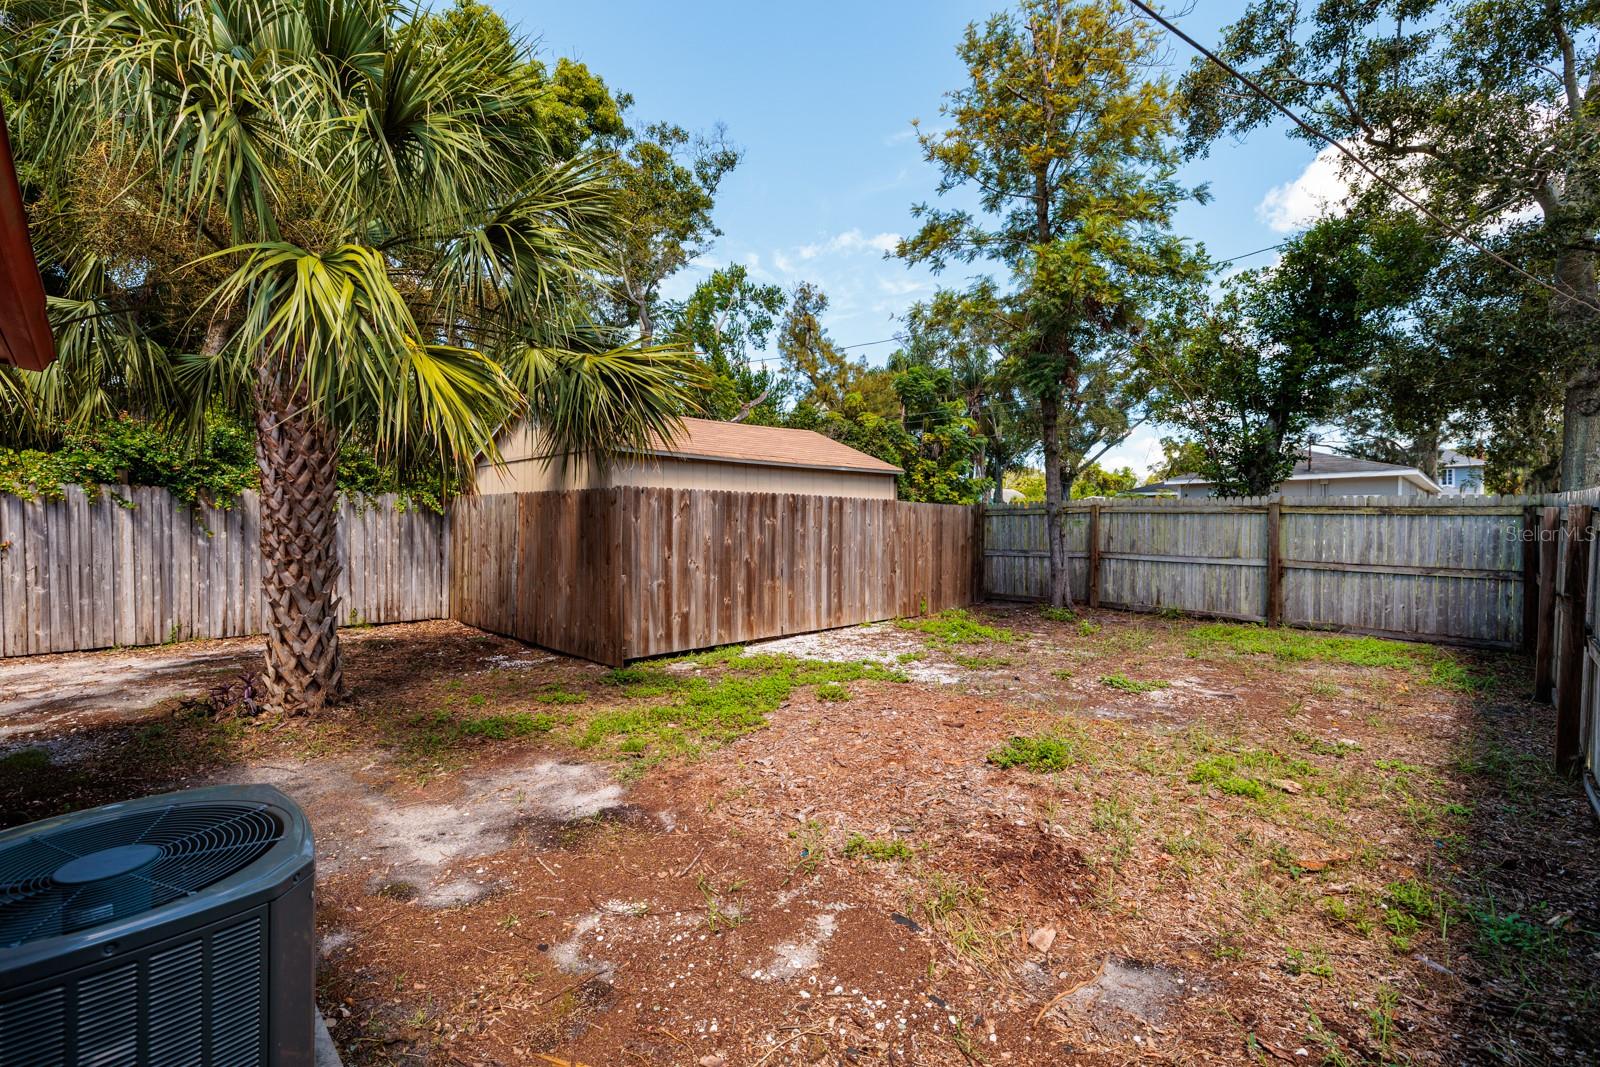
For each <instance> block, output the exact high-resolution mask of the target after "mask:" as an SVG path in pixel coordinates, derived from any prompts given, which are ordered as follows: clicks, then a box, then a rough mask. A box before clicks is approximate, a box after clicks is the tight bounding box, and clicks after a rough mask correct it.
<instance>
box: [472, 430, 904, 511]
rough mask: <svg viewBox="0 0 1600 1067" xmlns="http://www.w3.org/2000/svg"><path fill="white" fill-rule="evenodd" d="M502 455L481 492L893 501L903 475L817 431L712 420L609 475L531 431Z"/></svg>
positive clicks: (506, 441)
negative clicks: (641, 490) (651, 491)
mask: <svg viewBox="0 0 1600 1067" xmlns="http://www.w3.org/2000/svg"><path fill="white" fill-rule="evenodd" d="M500 455H501V458H502V459H503V460H504V461H505V466H504V467H496V466H495V465H494V464H492V463H490V462H489V461H488V460H481V461H479V463H478V474H477V487H478V492H480V493H536V492H544V491H548V490H554V489H604V488H611V487H614V486H654V487H658V488H665V489H732V490H737V491H740V492H746V493H805V494H810V495H813V496H854V497H870V498H874V499H878V500H893V499H895V475H897V474H899V473H900V468H899V467H896V466H895V465H894V464H892V463H885V462H884V461H883V460H881V459H878V458H877V457H876V456H869V455H867V454H866V453H865V452H858V451H857V450H855V449H853V448H851V447H850V446H849V445H843V444H840V443H839V442H838V441H835V440H833V439H832V438H831V437H825V436H823V435H822V434H820V433H814V432H813V431H811V430H789V429H783V428H780V427H775V426H751V425H748V424H746V423H735V422H714V421H712V420H709V419H684V420H683V431H682V433H680V434H679V435H678V437H677V439H676V440H674V441H672V442H671V443H670V444H668V443H665V442H663V443H661V444H660V445H659V447H656V448H652V449H649V450H647V451H645V452H641V453H638V454H635V455H628V456H623V457H620V458H617V459H615V460H613V461H612V462H611V465H610V467H609V468H608V469H606V470H604V471H602V470H600V468H599V467H598V466H597V465H596V464H594V463H593V462H591V461H589V460H588V459H587V458H584V457H575V458H573V459H572V460H570V461H569V462H568V463H567V464H566V465H565V466H563V465H562V463H561V461H560V460H559V459H546V458H545V457H546V449H545V448H544V447H543V446H542V439H541V438H540V437H539V435H538V434H537V433H534V432H532V431H530V430H529V429H528V428H527V427H519V428H517V429H515V430H511V431H508V432H507V433H505V434H504V435H502V436H501V438H500Z"/></svg>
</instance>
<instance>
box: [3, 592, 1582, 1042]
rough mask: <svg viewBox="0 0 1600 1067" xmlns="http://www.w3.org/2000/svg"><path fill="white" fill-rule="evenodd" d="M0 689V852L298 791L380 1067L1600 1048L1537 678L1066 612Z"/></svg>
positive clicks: (434, 652) (448, 637) (200, 668)
mask: <svg viewBox="0 0 1600 1067" xmlns="http://www.w3.org/2000/svg"><path fill="white" fill-rule="evenodd" d="M346 637H347V640H348V646H347V648H348V665H347V670H346V674H347V678H348V679H349V680H350V682H351V685H352V699H351V700H350V701H349V702H348V703H347V704H345V705H343V706H342V707H341V708H340V709H339V710H338V711H336V712H334V713H331V714H329V715H327V716H325V717H322V718H319V719H317V720H314V721H306V720H293V721H287V722H286V721H283V720H279V719H276V718H272V717H254V718H251V717H240V716H238V715H237V714H235V713H234V711H233V710H232V709H230V708H229V707H228V706H227V705H228V702H229V700H230V699H232V695H233V693H234V689H233V688H232V687H230V686H228V685H227V684H226V683H227V681H228V680H229V678H230V677H231V676H234V675H236V674H237V672H238V671H240V670H243V669H248V665H249V653H250V652H251V649H252V646H251V645H250V644H249V643H243V642H198V643H193V644H189V645H178V646H168V647H165V648H161V649H152V650H149V651H147V652H126V651H120V652H116V653H107V654H104V655H79V656H58V657H49V658H48V659H40V660H24V661H12V662H8V663H3V664H0V825H13V824H15V823H18V822H23V821H27V820H29V819H34V818H41V817H43V816H45V815H48V814H52V813H54V812H55V811H58V810H65V809H71V808H77V807H82V806H85V805H88V804H92V803H100V802H104V801H109V800H114V799H119V798H122V797H126V796H131V795H137V794H140V793H144V792H148V791H151V790H153V789H159V788H167V787H179V786H183V785H189V784H199V783H201V782H210V781H269V782H273V783H274V784H277V785H278V786H279V787H280V788H283V789H284V790H285V791H286V792H288V793H289V794H290V795H291V796H294V797H295V798H297V799H298V800H299V801H300V802H301V803H302V804H303V805H304V806H305V807H306V809H307V812H308V813H309V815H310V816H311V819H312V822H313V825H314V827H315V829H316V833H317V836H318V865H319V867H318V876H319V909H318V911H319V915H318V921H319V927H320V930H319V933H320V936H321V942H322V955H323V962H322V968H321V988H320V991H319V1000H320V1004H321V1008H322V1011H323V1013H324V1015H326V1016H327V1017H328V1019H329V1021H330V1023H331V1024H332V1026H333V1031H334V1035H335V1038H336V1040H337V1041H338V1043H339V1045H340V1046H341V1050H342V1051H343V1053H344V1055H345V1058H346V1062H347V1063H353V1064H389V1063H395V1064H481V1065H509V1064H523V1063H560V1064H568V1063H577V1064H588V1065H590V1067H601V1065H609V1064H629V1063H641V1064H702V1065H705V1067H715V1065H718V1064H723V1065H726V1067H766V1065H774V1064H800V1063H828V1064H855V1063H862V1064H872V1063H887V1064H927V1065H934V1064H939V1065H942V1064H965V1063H991V1064H999V1063H1011V1064H1030V1065H1031V1064H1112V1063H1133V1062H1147V1061H1154V1062H1169V1063H1183V1064H1188V1063H1203V1062H1219V1063H1223V1062H1247V1063H1248V1062H1253V1063H1271V1062H1275V1061H1282V1062H1286V1063H1328V1064H1355V1063H1368V1064H1380V1063H1393V1064H1399V1063H1414V1064H1458V1063H1488V1062H1506V1063H1522V1064H1542V1063H1580V1062H1583V1063H1587V1062H1596V1061H1597V1059H1600V1033H1597V1032H1596V1030H1595V1028H1594V1026H1593V1020H1594V1019H1595V1018H1596V1016H1597V1014H1600V934H1597V931H1600V900H1597V897H1600V894H1596V892H1595V889H1594V887H1595V886H1596V885H1597V884H1600V833H1597V832H1596V828H1595V826H1594V823H1593V820H1592V818H1591V817H1590V815H1589V814H1588V809H1587V806H1586V804H1585V802H1584V801H1583V799H1582V797H1581V793H1580V791H1579V789H1578V787H1576V786H1575V785H1574V784H1573V783H1570V782H1565V781H1561V780H1558V779H1556V778H1555V777H1554V776H1552V775H1551V774H1550V773H1549V772H1548V770H1547V764H1548V760H1547V753H1548V750H1549V747H1550V738H1551V736H1552V716H1551V713H1550V710H1549V709H1548V708H1543V707H1538V706H1535V705H1532V704H1529V703H1527V702H1525V701H1524V700H1523V699H1522V696H1523V694H1524V693H1525V692H1526V690H1527V688H1528V684H1527V678H1526V677H1525V665H1524V663H1523V661H1522V660H1520V659H1519V658H1517V657H1511V656H1500V655H1488V654H1467V653H1453V652H1443V651H1438V650H1433V649H1428V648H1423V647H1420V646H1405V645H1396V644H1393V643H1389V642H1377V641H1370V640H1365V639H1349V638H1336V637H1335V638H1329V637H1320V636H1311V635H1303V634H1295V633H1291V632H1287V631H1267V630H1262V629H1259V628H1253V627H1235V626H1228V625H1218V624H1201V623H1196V622H1193V621H1188V620H1181V619H1159V618H1153V617H1148V616H1133V615H1126V614H1118V613H1113V612H1087V613H1080V614H1079V615H1078V616H1076V617H1073V618H1064V617H1063V618H1060V619H1047V618H1045V617H1043V615H1042V614H1041V613H1040V612H1039V611H1038V610H1037V609H1035V608H1024V607H1003V606H991V607H988V608H984V609H979V610H975V611H974V612H973V613H972V614H971V615H959V614H958V615H950V614H947V615H945V616H941V617H938V618H936V619H934V620H926V621H925V620H914V621H912V622H910V623H906V624H901V625H896V624H881V625H874V626H869V627H854V628H850V629H846V630H838V631H832V632H829V633H826V634H815V635H805V636H801V637H796V638H788V639H784V640H783V641H777V642H767V643H764V644H762V645H753V646H750V647H749V648H747V649H744V650H722V651H715V652H711V653H707V654H702V655H699V656H693V657H685V658H680V659H678V660H674V661H655V662H651V663H645V664H639V665H635V666H632V667H629V668H626V669H623V670H620V671H608V670H606V669H605V668H603V667H599V666H595V665H593V664H587V663H584V662H582V661H578V660H573V659H570V658H567V657H561V656H556V655H552V654H549V653H545V652H542V651H540V650H536V649H529V648H526V647H525V646H522V645H519V644H517V643H516V642H513V641H509V640H505V639H501V638H497V637H492V636H489V635H485V634H481V633H479V632H477V631H474V630H470V629H467V628H465V627H461V626H457V625H454V624H449V623H427V624H418V625H412V626H393V627H380V628H372V629H365V630H353V631H348V632H347V634H346Z"/></svg>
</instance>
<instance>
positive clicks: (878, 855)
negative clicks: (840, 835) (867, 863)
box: [844, 834, 915, 861]
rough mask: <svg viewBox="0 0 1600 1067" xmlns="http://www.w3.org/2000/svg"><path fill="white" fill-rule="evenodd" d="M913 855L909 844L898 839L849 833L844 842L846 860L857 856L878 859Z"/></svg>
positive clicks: (893, 858) (886, 859)
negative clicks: (885, 839)
mask: <svg viewBox="0 0 1600 1067" xmlns="http://www.w3.org/2000/svg"><path fill="white" fill-rule="evenodd" d="M913 855H915V853H914V852H913V851H912V848H911V846H910V845H908V844H906V843H905V842H904V841H900V840H892V841H884V840H881V839H878V838H872V837H867V836H866V835H864V834H851V835H850V836H849V837H848V838H846V839H845V843H844V858H845V859H847V860H852V859H856V858H857V857H865V858H866V859H870V860H880V861H888V860H908V859H910V858H911V857H912V856H913Z"/></svg>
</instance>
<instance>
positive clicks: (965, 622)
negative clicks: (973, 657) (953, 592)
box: [894, 608, 1016, 645]
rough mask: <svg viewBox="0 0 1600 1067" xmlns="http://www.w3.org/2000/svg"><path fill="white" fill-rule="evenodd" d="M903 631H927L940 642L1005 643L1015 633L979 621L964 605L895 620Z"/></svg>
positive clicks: (960, 643)
mask: <svg viewBox="0 0 1600 1067" xmlns="http://www.w3.org/2000/svg"><path fill="white" fill-rule="evenodd" d="M894 624H895V625H896V626H898V627H900V629H902V630H915V631H917V632H918V633H923V634H927V635H928V636H929V637H931V638H933V639H934V641H935V642H937V643H939V644H941V645H975V644H981V643H982V642H984V641H998V642H1008V641H1014V640H1016V634H1014V633H1012V632H1011V631H1010V630H1007V629H1005V628H1003V627H999V626H989V625H987V624H985V623H981V622H979V621H978V620H977V618H975V617H974V616H973V614H972V612H970V611H968V610H966V609H965V608H950V609H949V610H947V611H941V612H939V614H937V615H923V616H920V617H918V618H915V619H896V620H895V623H894Z"/></svg>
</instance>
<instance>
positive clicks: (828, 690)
mask: <svg viewBox="0 0 1600 1067" xmlns="http://www.w3.org/2000/svg"><path fill="white" fill-rule="evenodd" d="M817 699H818V700H829V701H841V700H849V699H850V690H848V689H846V688H845V687H844V686H842V685H840V684H839V683H838V682H823V683H822V684H821V685H819V686H817Z"/></svg>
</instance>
